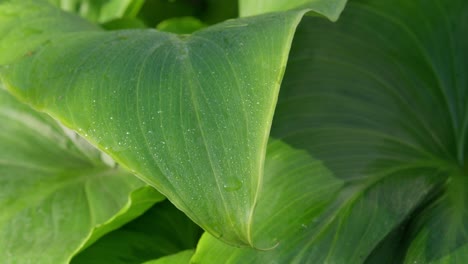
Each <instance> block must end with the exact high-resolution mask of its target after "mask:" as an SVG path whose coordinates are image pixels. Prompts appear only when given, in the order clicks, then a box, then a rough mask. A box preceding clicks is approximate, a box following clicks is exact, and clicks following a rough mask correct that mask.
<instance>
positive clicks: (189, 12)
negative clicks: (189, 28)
mask: <svg viewBox="0 0 468 264" xmlns="http://www.w3.org/2000/svg"><path fill="white" fill-rule="evenodd" d="M202 9H203V6H202V1H192V0H177V1H172V0H146V1H145V3H144V5H143V7H142V8H141V11H140V13H139V14H138V17H139V18H141V19H142V20H143V21H144V22H145V24H146V25H148V26H149V27H156V25H157V24H159V23H161V22H162V21H164V20H166V19H170V18H174V17H186V16H194V17H195V16H197V15H198V14H200V12H201V11H202Z"/></svg>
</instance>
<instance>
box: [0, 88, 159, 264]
mask: <svg viewBox="0 0 468 264" xmlns="http://www.w3.org/2000/svg"><path fill="white" fill-rule="evenodd" d="M0 118H1V120H2V121H1V122H2V129H1V131H0V175H1V176H0V208H2V209H1V212H0V259H1V262H2V263H9V264H15V263H18V264H25V263H34V264H36V263H38V264H41V263H44V264H47V263H57V264H59V263H68V261H69V260H70V259H71V257H72V256H73V255H74V254H76V253H77V252H78V251H79V250H81V249H82V248H83V247H85V246H86V245H87V244H89V243H91V242H92V241H94V240H95V239H97V238H98V237H100V236H102V235H103V234H105V233H107V232H109V231H111V230H113V229H115V228H117V227H119V226H121V225H122V224H124V223H125V222H128V221H129V220H130V219H132V218H134V217H136V216H138V215H139V214H141V213H142V212H144V211H145V210H146V209H148V208H149V207H150V206H151V205H152V204H153V203H155V202H157V201H160V200H162V199H164V197H163V196H162V195H160V194H159V193H157V192H156V191H155V190H154V189H153V188H151V187H148V186H146V185H145V184H144V183H143V182H142V181H140V180H138V179H137V178H136V177H134V176H133V175H131V174H130V173H128V172H126V171H124V170H122V169H120V168H118V167H108V166H107V165H106V164H105V163H103V161H102V160H101V155H100V152H99V151H97V150H95V149H91V148H89V146H88V147H85V146H83V145H84V144H86V143H85V142H82V141H79V140H77V139H73V138H70V137H75V136H76V134H74V133H73V134H70V135H67V132H65V131H64V130H63V128H62V127H61V126H59V125H58V124H57V123H56V122H55V121H54V120H52V119H51V118H50V117H47V116H46V115H44V114H39V113H36V112H35V111H33V110H32V109H30V108H29V107H27V106H24V105H22V104H20V103H19V102H17V101H16V99H13V98H12V96H11V95H9V94H8V93H7V92H6V91H5V90H3V89H1V88H0Z"/></svg>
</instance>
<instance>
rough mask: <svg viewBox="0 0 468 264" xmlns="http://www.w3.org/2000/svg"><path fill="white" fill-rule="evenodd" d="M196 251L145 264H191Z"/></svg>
mask: <svg viewBox="0 0 468 264" xmlns="http://www.w3.org/2000/svg"><path fill="white" fill-rule="evenodd" d="M193 253H194V250H185V251H182V252H180V253H177V254H173V255H170V256H167V257H164V258H160V259H157V260H152V261H148V262H145V263H144V264H189V263H190V258H191V257H192V255H193Z"/></svg>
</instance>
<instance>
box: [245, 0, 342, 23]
mask: <svg viewBox="0 0 468 264" xmlns="http://www.w3.org/2000/svg"><path fill="white" fill-rule="evenodd" d="M346 2H347V0H328V1H323V0H239V14H240V16H241V17H247V16H255V15H259V14H265V13H270V12H278V11H286V10H292V9H309V10H312V11H314V12H316V13H317V14H320V15H323V16H325V17H328V18H329V19H330V20H332V21H336V20H337V19H338V17H339V16H340V14H341V12H342V11H343V9H344V7H345V5H346Z"/></svg>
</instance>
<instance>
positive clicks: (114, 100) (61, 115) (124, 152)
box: [0, 1, 306, 246]
mask: <svg viewBox="0 0 468 264" xmlns="http://www.w3.org/2000/svg"><path fill="white" fill-rule="evenodd" d="M18 5H19V6H23V5H26V6H23V8H25V7H27V5H32V6H34V5H36V4H35V3H30V2H28V1H26V2H24V1H21V2H15V1H13V4H12V3H11V2H8V3H5V4H4V5H3V6H2V9H3V10H6V11H8V10H9V9H15V8H17V9H18ZM51 9H52V8H51V7H43V8H42V9H40V10H39V11H37V12H33V13H29V12H27V13H26V14H25V15H27V16H28V18H29V19H27V23H28V25H29V24H30V23H31V24H36V25H37V27H38V31H39V32H42V31H48V28H55V27H56V29H52V31H53V32H57V33H54V34H51V35H46V37H39V36H42V33H38V35H39V36H35V35H34V36H33V37H32V38H33V39H44V41H45V40H47V41H45V42H44V43H43V44H42V45H40V47H38V48H37V49H36V50H34V52H31V53H26V54H24V56H23V58H22V59H18V61H17V62H15V63H12V64H11V65H7V66H5V67H3V70H2V77H3V80H4V81H5V83H6V84H7V87H8V89H9V90H10V91H12V92H13V94H15V95H16V96H18V97H19V98H21V99H22V100H24V101H27V102H28V103H30V104H32V105H33V106H34V107H35V108H36V109H40V110H42V111H45V112H47V113H49V114H50V115H52V116H53V117H55V118H57V119H58V120H61V121H62V122H63V123H64V124H66V125H67V126H68V127H71V128H73V129H75V130H77V131H78V132H79V133H80V134H81V135H83V136H84V137H85V138H86V139H88V140H89V141H90V142H92V143H93V144H94V145H96V146H98V147H99V148H100V149H102V150H104V151H105V152H107V153H108V154H109V155H111V156H112V157H113V158H114V159H115V160H116V161H118V162H119V164H122V165H123V166H125V167H127V168H130V169H131V170H132V171H133V172H134V173H135V174H136V175H138V176H139V177H140V178H141V179H143V180H144V181H146V182H147V183H149V184H151V185H152V186H154V187H156V188H157V189H158V190H159V191H161V192H162V193H163V194H164V195H166V196H167V197H168V198H169V199H170V200H171V201H172V202H173V203H174V204H175V205H176V206H177V207H178V208H180V209H181V210H183V211H184V212H185V213H186V214H187V215H188V216H189V217H190V218H191V219H193V221H195V222H196V223H198V224H199V225H201V226H202V227H203V228H204V229H205V230H207V231H208V232H210V233H212V234H214V235H215V236H217V237H220V238H221V239H222V240H224V241H226V242H228V243H231V244H238V245H251V246H252V245H253V241H252V237H251V233H252V232H251V226H252V216H253V211H254V208H255V204H256V202H257V196H258V193H259V190H260V188H261V182H262V177H263V163H264V156H265V151H266V145H267V141H268V135H269V131H270V125H271V120H272V116H273V111H274V107H275V104H276V99H277V96H278V89H279V85H280V82H281V79H282V75H283V71H284V66H285V64H286V60H287V56H288V52H289V48H290V44H291V40H292V37H293V34H294V30H295V28H296V25H297V24H298V23H299V21H300V19H301V18H302V16H303V14H304V12H305V11H306V10H304V11H297V10H294V11H288V12H282V13H273V14H267V15H262V16H257V17H250V18H243V19H237V20H229V21H226V22H224V23H221V24H218V25H215V26H212V27H208V28H206V29H204V30H201V31H197V32H195V33H194V34H192V35H190V36H184V35H182V36H179V35H174V34H169V33H164V32H158V31H155V30H128V31H113V32H104V31H100V30H96V31H93V32H92V31H90V30H88V29H89V26H88V25H85V26H83V28H84V29H85V31H83V32H70V33H61V32H63V31H65V30H66V29H63V30H62V25H61V24H62V23H63V24H64V25H68V24H69V25H75V24H77V25H76V27H77V28H79V27H81V25H78V24H79V23H81V22H76V23H75V22H73V21H74V18H72V17H70V16H68V15H65V14H61V13H59V12H56V11H51ZM20 10H21V9H20ZM54 12H55V13H54ZM49 13H54V14H55V16H54V17H52V18H50V19H48V20H47V21H44V22H43V23H35V22H34V21H35V19H37V20H39V21H42V20H41V19H42V17H44V15H43V14H49ZM3 19H6V20H7V21H10V23H5V25H8V26H13V27H15V29H14V30H13V32H17V31H21V30H22V29H23V26H24V24H23V23H21V22H22V21H23V19H19V18H17V19H15V17H13V18H11V16H10V20H8V19H7V18H3ZM62 21H63V22H62ZM56 25H57V26H56ZM5 27H6V26H5ZM10 35H11V34H8V33H7V34H6V35H5V36H4V37H2V40H1V44H2V45H4V46H5V47H6V48H5V49H4V50H3V52H4V53H5V54H11V53H16V54H18V53H19V52H18V51H17V47H16V46H20V47H21V46H23V45H28V44H22V43H29V41H27V40H28V38H29V36H25V37H24V38H19V37H18V38H15V37H12V36H10ZM7 40H14V42H13V43H14V44H12V42H8V44H7V43H6V41H7ZM10 50H14V51H11V52H10ZM116 54H118V56H116ZM10 56H12V55H10ZM10 61H11V60H10ZM10 61H8V60H6V62H10ZM6 62H5V61H1V60H0V63H6Z"/></svg>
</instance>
